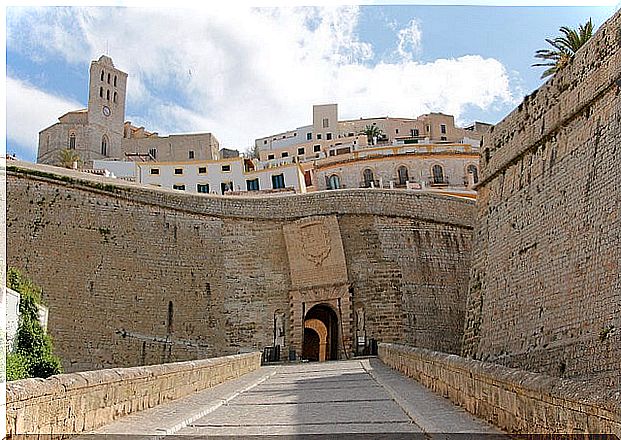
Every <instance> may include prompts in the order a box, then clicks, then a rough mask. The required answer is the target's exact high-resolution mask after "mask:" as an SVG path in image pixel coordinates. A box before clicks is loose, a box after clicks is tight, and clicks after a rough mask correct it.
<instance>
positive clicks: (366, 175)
mask: <svg viewBox="0 0 621 440" xmlns="http://www.w3.org/2000/svg"><path fill="white" fill-rule="evenodd" d="M362 177H363V179H364V188H371V184H372V183H373V180H374V179H373V170H372V169H371V168H366V169H365V170H364V171H363V172H362Z"/></svg>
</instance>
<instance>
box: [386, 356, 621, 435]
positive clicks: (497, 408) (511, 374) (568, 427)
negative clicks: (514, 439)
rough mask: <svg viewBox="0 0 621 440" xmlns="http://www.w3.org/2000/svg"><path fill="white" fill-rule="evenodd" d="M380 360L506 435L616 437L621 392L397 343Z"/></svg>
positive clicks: (620, 423)
mask: <svg viewBox="0 0 621 440" xmlns="http://www.w3.org/2000/svg"><path fill="white" fill-rule="evenodd" d="M379 357H380V359H381V360H382V362H384V363H385V364H386V365H388V366H390V367H391V368H393V369H395V370H398V371H400V372H402V373H403V374H405V375H406V376H408V377H411V378H413V379H416V380H417V381H418V382H420V383H421V384H423V385H424V386H426V387H428V388H430V389H431V390H433V391H435V392H437V393H438V394H441V395H442V396H444V397H446V398H448V399H449V400H451V401H452V402H453V403H455V404H457V405H459V406H462V407H463V408H465V409H466V410H467V411H468V412H470V413H472V414H474V415H475V416H477V417H480V418H483V419H485V420H487V421H489V422H490V423H492V424H494V425H495V426H497V427H499V428H500V429H502V430H504V431H506V432H509V433H538V434H547V433H550V434H551V433H563V434H582V433H598V434H616V435H617V436H621V394H620V393H619V392H615V391H612V390H610V389H609V388H606V387H604V386H599V385H595V384H591V383H588V382H583V381H576V380H571V379H560V378H556V377H551V376H547V375H543V374H538V373H531V372H527V371H523V370H517V369H513V368H507V367H504V366H502V365H497V364H492V363H489V362H481V361H477V360H474V359H466V358H462V357H460V356H456V355H451V354H446V353H440V352H435V351H430V350H425V349H421V348H413V347H407V346H404V345H397V344H380V345H379Z"/></svg>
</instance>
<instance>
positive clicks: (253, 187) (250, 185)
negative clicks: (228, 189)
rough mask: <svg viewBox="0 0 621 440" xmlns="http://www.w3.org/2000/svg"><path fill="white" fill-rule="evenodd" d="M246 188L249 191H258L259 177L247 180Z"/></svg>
mask: <svg viewBox="0 0 621 440" xmlns="http://www.w3.org/2000/svg"><path fill="white" fill-rule="evenodd" d="M246 188H247V189H248V191H258V190H259V179H252V180H246Z"/></svg>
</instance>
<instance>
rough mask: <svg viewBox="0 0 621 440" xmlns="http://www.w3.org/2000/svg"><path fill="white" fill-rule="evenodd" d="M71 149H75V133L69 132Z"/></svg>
mask: <svg viewBox="0 0 621 440" xmlns="http://www.w3.org/2000/svg"><path fill="white" fill-rule="evenodd" d="M69 149H70V150H75V133H69Z"/></svg>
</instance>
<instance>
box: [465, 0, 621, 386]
mask: <svg viewBox="0 0 621 440" xmlns="http://www.w3.org/2000/svg"><path fill="white" fill-rule="evenodd" d="M620 139H621V11H620V12H617V13H616V14H615V15H614V16H613V17H612V18H610V19H609V20H608V21H607V22H606V23H605V24H604V25H603V26H602V27H601V28H600V29H599V30H598V31H597V33H596V34H595V35H594V36H593V38H592V40H591V41H590V42H589V43H588V44H587V45H586V46H585V47H583V48H582V49H581V50H580V51H579V52H578V53H577V54H576V56H575V57H574V59H573V61H572V62H571V63H570V64H569V65H568V66H567V67H566V68H564V69H563V70H562V71H560V72H559V73H557V74H556V75H555V76H554V77H553V78H552V79H550V80H549V81H548V82H547V83H546V84H545V85H544V86H543V87H541V88H540V89H539V90H537V91H535V92H534V93H533V94H531V95H530V96H527V97H526V98H525V99H524V102H523V103H522V104H520V106H519V107H518V108H517V109H515V110H514V111H513V112H512V113H511V114H510V115H509V116H507V117H506V118H505V119H504V120H503V121H502V122H501V123H499V124H498V125H496V126H495V127H494V128H493V129H492V130H491V131H490V132H489V133H488V135H486V136H485V137H484V141H483V146H482V148H481V156H482V157H481V174H482V179H481V183H480V185H479V187H478V194H479V200H478V205H477V206H478V218H477V227H476V231H475V235H474V248H473V256H474V257H473V258H474V260H473V268H472V274H471V278H470V289H469V300H468V312H467V323H466V329H465V337H464V349H463V354H464V355H468V356H473V357H475V358H476V359H482V360H488V361H490V362H496V363H500V364H504V365H507V366H512V367H517V368H522V369H525V370H530V371H538V372H544V373H547V374H550V375H553V376H562V377H572V378H577V379H587V378H588V379H590V380H593V381H597V382H599V383H601V384H604V385H606V386H619V385H621V376H620V375H619V371H621V355H620V353H621V276H620V274H621V271H620V266H619V265H620V262H621V160H620V156H619V154H620V152H621V150H620V143H619V140H620Z"/></svg>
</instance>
